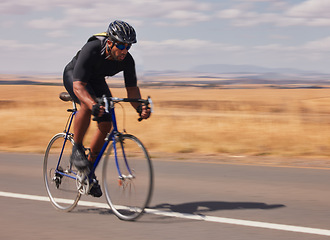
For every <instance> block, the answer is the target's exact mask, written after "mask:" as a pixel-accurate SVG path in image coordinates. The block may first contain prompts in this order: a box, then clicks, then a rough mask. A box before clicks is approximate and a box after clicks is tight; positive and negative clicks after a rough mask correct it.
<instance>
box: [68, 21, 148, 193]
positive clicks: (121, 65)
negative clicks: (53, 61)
mask: <svg viewBox="0 0 330 240" xmlns="http://www.w3.org/2000/svg"><path fill="white" fill-rule="evenodd" d="M136 42H137V40H136V33H135V30H134V28H133V27H132V26H131V25H129V24H128V23H126V22H124V21H118V20H116V21H114V22H111V23H110V25H109V27H108V30H107V32H105V33H102V34H96V35H94V36H92V37H90V38H89V39H88V42H87V43H86V44H85V45H84V46H83V47H82V49H81V50H80V51H79V52H78V53H77V54H76V56H75V57H74V58H73V59H72V60H71V62H70V63H69V64H68V65H67V66H66V67H65V69H64V73H63V83H64V86H65V88H66V90H67V91H68V92H69V94H70V95H71V97H72V98H73V100H74V101H75V102H77V103H79V104H80V109H79V111H78V113H77V114H76V117H75V122H74V129H73V131H74V142H75V144H74V146H73V148H72V155H71V162H72V163H73V164H74V165H75V166H76V168H77V169H78V170H89V169H91V167H92V166H93V162H94V161H95V159H96V157H97V155H98V153H99V152H100V151H101V149H102V146H103V144H104V139H105V137H106V135H107V133H108V132H109V131H110V130H111V116H110V115H109V114H105V108H104V106H102V105H101V104H100V103H98V102H97V100H96V98H100V97H102V96H103V95H106V96H107V97H111V96H112V95H111V91H110V89H109V87H108V85H107V83H106V81H105V77H106V76H114V75H115V74H117V73H119V72H123V75H124V81H125V87H126V91H127V97H128V98H141V93H140V89H139V87H138V86H137V78H136V71H135V63H134V59H133V57H132V55H131V54H130V53H129V52H128V50H129V49H130V47H131V45H132V44H134V43H136ZM131 104H132V106H133V107H134V108H135V109H136V111H137V112H138V113H139V115H140V116H141V118H142V119H147V118H149V117H150V114H151V113H150V109H147V107H146V106H143V105H140V103H131ZM92 115H93V116H94V117H96V119H97V126H98V128H97V130H96V132H95V135H94V137H93V139H92V142H91V145H90V154H89V156H88V157H87V156H86V154H85V149H84V147H83V140H84V136H85V134H86V132H87V129H88V127H89V124H90V120H91V116H92ZM93 178H94V179H93V182H94V184H93V186H92V188H91V190H90V194H91V195H92V196H94V197H101V196H102V191H101V188H100V185H99V184H98V181H97V180H96V176H93Z"/></svg>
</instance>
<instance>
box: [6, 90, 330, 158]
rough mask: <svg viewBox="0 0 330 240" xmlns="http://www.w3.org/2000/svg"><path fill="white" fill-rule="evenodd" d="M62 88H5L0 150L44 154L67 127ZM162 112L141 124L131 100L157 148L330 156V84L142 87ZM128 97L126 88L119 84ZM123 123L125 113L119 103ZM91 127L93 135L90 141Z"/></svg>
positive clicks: (138, 130)
mask: <svg viewBox="0 0 330 240" xmlns="http://www.w3.org/2000/svg"><path fill="white" fill-rule="evenodd" d="M62 91H64V88H63V87H59V86H32V85H29V86H22V85H2V86H0V122H1V131H0V151H16V152H38V153H41V152H43V151H44V150H45V148H46V146H47V144H48V141H49V140H50V138H51V137H52V136H53V135H54V134H55V133H57V132H61V131H63V130H64V126H65V123H66V120H67V117H68V115H69V114H68V113H67V112H66V109H67V108H70V107H71V103H65V102H62V101H61V100H59V98H58V95H59V93H60V92H62ZM141 92H142V94H143V96H144V97H147V96H148V95H150V96H151V97H152V99H153V101H154V105H155V109H154V113H153V115H152V117H151V118H150V119H148V120H146V121H142V122H138V121H137V117H138V116H137V114H136V113H135V111H134V110H133V109H132V108H131V107H130V106H129V104H123V108H124V109H125V113H126V121H125V122H126V124H125V129H126V130H127V132H129V133H132V134H134V135H136V136H138V137H139V138H140V139H141V140H142V141H143V142H144V144H145V145H146V146H147V148H148V149H149V151H150V152H167V153H187V154H191V153H196V154H198V153H200V154H228V155H253V156H286V157H288V156H289V157H293V156H294V157H301V156H305V157H306V156H307V157H321V158H328V157H330V91H329V90H327V89H272V88H268V87H267V86H265V87H262V86H260V87H257V88H255V89H205V88H186V87H176V88H175V87H171V88H169V87H164V88H162V89H160V88H142V89H141ZM112 94H113V95H114V96H117V97H125V90H124V89H121V88H114V89H112ZM117 119H118V121H119V127H120V128H122V127H123V111H122V109H121V107H118V108H117ZM95 125H96V124H95V122H92V124H91V129H90V131H89V134H88V136H86V139H85V145H88V144H89V139H90V138H91V136H90V134H92V132H93V128H95Z"/></svg>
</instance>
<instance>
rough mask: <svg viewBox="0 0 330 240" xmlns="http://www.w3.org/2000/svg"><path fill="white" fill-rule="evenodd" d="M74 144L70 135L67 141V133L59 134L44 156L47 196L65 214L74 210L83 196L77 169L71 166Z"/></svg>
mask: <svg viewBox="0 0 330 240" xmlns="http://www.w3.org/2000/svg"><path fill="white" fill-rule="evenodd" d="M73 144H74V141H73V139H72V137H71V136H70V135H69V136H68V138H67V139H65V133H58V134H56V135H55V136H54V137H53V138H52V139H51V140H50V142H49V144H48V146H47V149H46V152H45V156H44V165H43V177H44V183H45V187H46V191H47V194H48V196H49V199H50V202H51V203H52V205H53V206H54V207H55V208H56V209H57V210H60V211H65V212H69V211H71V210H72V209H74V208H75V206H76V205H77V203H78V201H79V199H80V196H81V194H80V193H79V191H78V189H77V185H76V174H77V169H76V168H75V167H74V166H73V165H71V164H70V154H71V149H72V145H73ZM63 146H64V148H63ZM62 149H63V151H62ZM55 169H57V170H55Z"/></svg>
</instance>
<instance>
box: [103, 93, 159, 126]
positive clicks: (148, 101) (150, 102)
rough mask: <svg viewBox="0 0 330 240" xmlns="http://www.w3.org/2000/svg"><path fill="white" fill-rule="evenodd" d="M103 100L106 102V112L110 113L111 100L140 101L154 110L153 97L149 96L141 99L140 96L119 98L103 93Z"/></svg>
mask: <svg viewBox="0 0 330 240" xmlns="http://www.w3.org/2000/svg"><path fill="white" fill-rule="evenodd" d="M101 101H102V102H103V103H104V104H105V106H104V107H105V112H106V113H109V103H110V102H114V103H118V102H138V103H142V104H145V106H146V107H147V108H148V109H150V111H151V112H153V102H152V100H151V97H150V96H148V99H140V98H117V97H106V96H105V95H103V97H102V99H101ZM142 120H143V118H141V117H140V118H139V119H138V121H139V122H141V121H142Z"/></svg>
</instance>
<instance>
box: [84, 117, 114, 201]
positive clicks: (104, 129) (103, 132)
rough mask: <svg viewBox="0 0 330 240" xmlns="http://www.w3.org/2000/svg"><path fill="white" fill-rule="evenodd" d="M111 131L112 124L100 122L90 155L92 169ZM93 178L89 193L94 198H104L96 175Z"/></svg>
mask: <svg viewBox="0 0 330 240" xmlns="http://www.w3.org/2000/svg"><path fill="white" fill-rule="evenodd" d="M110 129H111V122H99V123H98V128H97V130H96V132H95V135H94V138H93V140H92V142H91V146H90V149H91V152H90V155H89V158H88V160H89V164H90V168H92V166H93V162H94V161H95V160H96V158H97V155H98V154H99V152H100V151H101V150H102V147H103V144H104V142H105V141H104V139H105V137H106V136H107V134H108V132H110ZM92 178H93V186H92V188H91V189H90V191H89V193H90V194H91V195H92V196H94V197H101V196H102V190H101V187H100V185H99V182H98V181H97V180H96V176H95V174H94V175H93V176H92Z"/></svg>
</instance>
